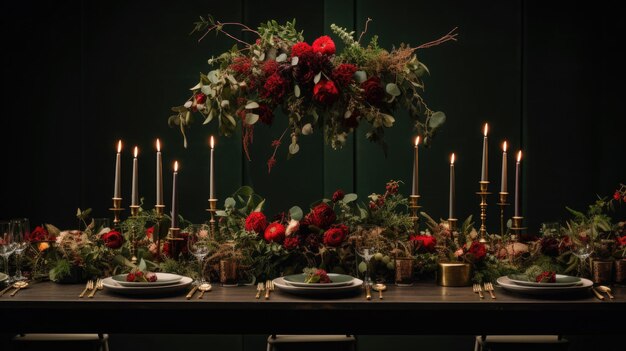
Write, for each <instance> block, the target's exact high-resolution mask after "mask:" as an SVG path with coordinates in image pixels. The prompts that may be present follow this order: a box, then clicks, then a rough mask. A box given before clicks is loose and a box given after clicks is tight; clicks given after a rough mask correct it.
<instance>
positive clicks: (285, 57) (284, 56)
mask: <svg viewBox="0 0 626 351" xmlns="http://www.w3.org/2000/svg"><path fill="white" fill-rule="evenodd" d="M285 60H287V54H285V53H284V52H283V53H282V54H280V55H278V57H277V58H276V62H284V61H285Z"/></svg>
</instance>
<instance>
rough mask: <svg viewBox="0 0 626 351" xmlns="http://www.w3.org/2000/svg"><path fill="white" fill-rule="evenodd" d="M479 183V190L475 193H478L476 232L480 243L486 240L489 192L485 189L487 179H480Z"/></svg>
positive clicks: (487, 184) (487, 183)
mask: <svg viewBox="0 0 626 351" xmlns="http://www.w3.org/2000/svg"><path fill="white" fill-rule="evenodd" d="M478 183H479V184H480V191H479V192H477V193H476V194H478V195H480V223H481V224H480V230H479V232H478V234H479V236H480V239H479V240H478V241H480V242H481V243H484V242H487V239H485V237H486V236H487V225H486V222H487V195H489V194H491V193H490V192H488V191H487V188H488V187H489V181H487V180H481V181H479V182H478Z"/></svg>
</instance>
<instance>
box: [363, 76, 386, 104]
mask: <svg viewBox="0 0 626 351" xmlns="http://www.w3.org/2000/svg"><path fill="white" fill-rule="evenodd" d="M361 89H363V98H364V99H365V101H367V102H368V103H370V104H372V105H374V106H377V105H379V104H380V103H381V102H382V101H383V99H384V98H385V91H384V90H383V87H382V86H381V85H380V78H378V77H371V78H369V79H368V80H366V81H365V82H363V83H361Z"/></svg>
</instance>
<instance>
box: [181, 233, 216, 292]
mask: <svg viewBox="0 0 626 351" xmlns="http://www.w3.org/2000/svg"><path fill="white" fill-rule="evenodd" d="M185 232H186V233H187V235H188V236H187V247H188V248H189V252H190V253H191V254H192V255H194V256H195V257H196V259H197V260H198V266H199V270H200V271H199V273H200V275H199V278H198V281H197V282H196V284H198V285H201V284H204V283H206V280H205V279H204V269H203V264H202V263H203V261H204V258H205V257H206V256H207V255H208V254H209V246H210V242H209V226H208V225H206V224H192V225H190V226H189V227H187V229H185Z"/></svg>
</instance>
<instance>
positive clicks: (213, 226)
mask: <svg viewBox="0 0 626 351" xmlns="http://www.w3.org/2000/svg"><path fill="white" fill-rule="evenodd" d="M206 210H207V212H209V215H211V219H210V220H209V228H210V230H211V237H213V238H215V233H216V232H217V221H216V220H215V217H216V214H217V199H209V208H207V209H206Z"/></svg>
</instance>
